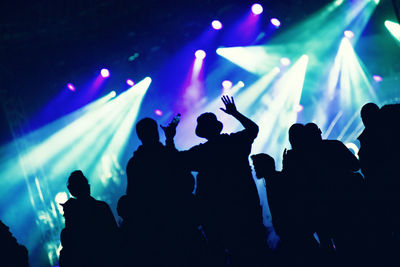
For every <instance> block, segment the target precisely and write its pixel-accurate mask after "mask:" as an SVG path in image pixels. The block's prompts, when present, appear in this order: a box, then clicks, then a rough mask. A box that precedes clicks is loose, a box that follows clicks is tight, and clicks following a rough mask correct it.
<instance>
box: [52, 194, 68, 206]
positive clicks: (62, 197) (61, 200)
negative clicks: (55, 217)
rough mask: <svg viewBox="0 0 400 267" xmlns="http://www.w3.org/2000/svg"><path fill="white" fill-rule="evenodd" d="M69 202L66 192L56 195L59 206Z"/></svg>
mask: <svg viewBox="0 0 400 267" xmlns="http://www.w3.org/2000/svg"><path fill="white" fill-rule="evenodd" d="M67 200H68V195H67V193H65V192H60V193H58V194H57V195H56V197H55V201H56V203H57V204H64V203H65V202H67Z"/></svg>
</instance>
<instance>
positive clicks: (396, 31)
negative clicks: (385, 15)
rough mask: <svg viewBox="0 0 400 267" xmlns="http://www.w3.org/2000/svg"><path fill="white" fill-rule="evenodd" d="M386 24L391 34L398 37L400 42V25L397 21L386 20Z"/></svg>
mask: <svg viewBox="0 0 400 267" xmlns="http://www.w3.org/2000/svg"><path fill="white" fill-rule="evenodd" d="M385 26H386V28H387V29H388V31H389V32H390V34H391V35H392V36H393V37H394V38H396V40H397V41H399V42H400V25H399V24H398V23H396V22H393V21H390V20H386V21H385Z"/></svg>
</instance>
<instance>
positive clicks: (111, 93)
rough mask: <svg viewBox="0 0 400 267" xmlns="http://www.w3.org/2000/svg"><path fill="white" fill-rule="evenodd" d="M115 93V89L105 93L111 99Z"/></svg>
mask: <svg viewBox="0 0 400 267" xmlns="http://www.w3.org/2000/svg"><path fill="white" fill-rule="evenodd" d="M116 95H117V93H116V92H115V91H111V92H110V93H109V94H108V95H107V97H109V99H112V98H114V97H115V96H116Z"/></svg>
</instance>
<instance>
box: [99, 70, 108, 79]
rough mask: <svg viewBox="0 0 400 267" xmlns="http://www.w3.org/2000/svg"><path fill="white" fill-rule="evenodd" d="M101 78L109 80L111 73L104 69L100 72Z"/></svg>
mask: <svg viewBox="0 0 400 267" xmlns="http://www.w3.org/2000/svg"><path fill="white" fill-rule="evenodd" d="M100 74H101V77H103V78H108V77H110V71H109V70H108V69H102V70H101V71H100Z"/></svg>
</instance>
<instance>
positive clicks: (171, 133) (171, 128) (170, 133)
mask: <svg viewBox="0 0 400 267" xmlns="http://www.w3.org/2000/svg"><path fill="white" fill-rule="evenodd" d="M180 117H181V114H178V115H176V116H175V117H174V119H173V120H172V121H171V122H170V123H169V124H168V125H167V126H162V125H160V127H161V129H163V131H164V134H165V137H166V138H167V139H173V138H174V137H175V134H176V127H177V126H178V124H179V120H180Z"/></svg>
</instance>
